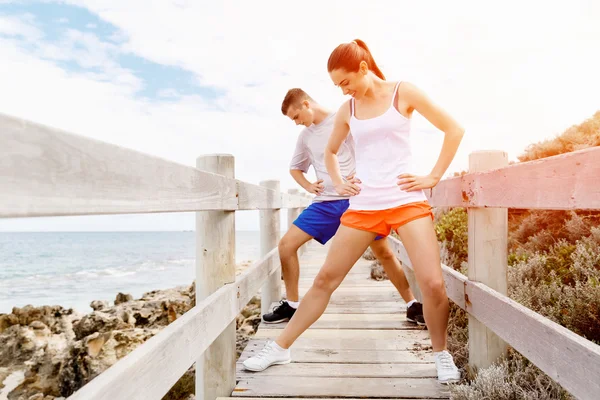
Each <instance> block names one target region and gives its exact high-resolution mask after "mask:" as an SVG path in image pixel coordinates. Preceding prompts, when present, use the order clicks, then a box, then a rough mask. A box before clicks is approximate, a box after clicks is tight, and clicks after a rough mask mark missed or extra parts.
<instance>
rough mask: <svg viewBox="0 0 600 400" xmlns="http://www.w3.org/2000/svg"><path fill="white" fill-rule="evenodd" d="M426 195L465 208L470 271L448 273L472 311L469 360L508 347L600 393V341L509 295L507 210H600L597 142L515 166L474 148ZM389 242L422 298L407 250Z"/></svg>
mask: <svg viewBox="0 0 600 400" xmlns="http://www.w3.org/2000/svg"><path fill="white" fill-rule="evenodd" d="M428 198H429V201H430V203H431V205H432V206H434V207H465V208H467V212H468V218H469V222H468V224H469V229H468V235H469V241H468V243H469V244H468V246H469V257H468V258H469V261H468V264H469V266H468V276H464V275H462V274H460V273H458V272H456V271H454V270H453V269H452V268H449V267H448V266H445V265H444V266H443V271H444V278H445V281H446V290H447V292H448V297H449V298H450V299H451V300H452V301H453V302H454V303H456V305H458V306H459V307H460V308H462V309H463V310H465V311H467V313H468V314H469V364H470V366H471V367H473V368H474V369H477V368H482V367H487V366H489V365H490V364H492V363H493V362H494V361H496V360H497V359H498V358H499V357H500V356H502V355H504V354H505V353H506V350H507V345H510V346H511V347H513V348H514V349H515V350H517V351H518V352H520V353H521V354H523V355H524V356H525V357H527V358H528V359H529V360H530V361H531V362H532V363H534V364H535V365H536V366H537V367H538V368H540V369H541V370H542V371H544V372H545V373H546V374H548V376H550V377H551V378H552V379H554V380H555V381H556V382H558V383H559V384H560V385H561V386H562V387H564V388H565V389H566V390H568V391H569V392H570V393H571V394H573V395H574V396H576V397H577V398H579V399H598V398H600V379H599V378H600V346H598V345H596V344H595V343H593V342H591V341H589V340H586V339H584V338H582V337H581V336H579V335H576V334H575V333H573V332H571V331H570V330H568V329H566V328H564V327H562V326H560V325H558V324H557V323H555V322H552V321H550V320H549V319H547V318H545V317H543V316H541V315H540V314H538V313H535V312H533V311H531V310H530V309H528V308H526V307H524V306H522V305H520V304H519V303H517V302H515V301H513V300H511V299H509V298H508V297H507V242H508V238H507V235H508V208H519V209H546V210H570V209H580V210H600V147H596V148H591V149H587V150H581V151H576V152H573V153H568V154H564V155H559V156H555V157H549V158H545V159H541V160H536V161H531V162H527V163H520V164H514V165H511V166H508V158H507V155H506V153H504V152H501V151H480V152H475V153H472V154H471V155H470V158H469V173H468V174H466V175H463V176H461V177H456V178H451V179H446V180H443V181H441V182H440V183H439V184H438V185H437V186H436V187H435V188H434V189H433V190H431V191H429V193H428ZM389 241H390V243H391V244H392V246H393V248H394V249H395V251H396V255H397V257H398V258H399V259H400V260H401V261H402V263H403V265H404V270H405V272H406V275H407V278H408V280H409V282H410V283H411V287H413V289H414V291H415V292H416V293H417V294H418V295H419V297H420V292H419V290H418V285H417V283H416V278H415V275H414V271H413V269H412V264H411V262H410V259H409V258H408V254H407V252H406V249H405V248H404V246H403V245H402V243H401V242H400V241H398V240H397V239H395V238H393V237H390V238H389Z"/></svg>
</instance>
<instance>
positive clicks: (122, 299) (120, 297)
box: [115, 292, 133, 306]
mask: <svg viewBox="0 0 600 400" xmlns="http://www.w3.org/2000/svg"><path fill="white" fill-rule="evenodd" d="M131 300H133V296H132V295H130V294H124V293H120V292H119V294H117V298H116V299H115V306H118V305H119V304H123V303H127V302H128V301H131Z"/></svg>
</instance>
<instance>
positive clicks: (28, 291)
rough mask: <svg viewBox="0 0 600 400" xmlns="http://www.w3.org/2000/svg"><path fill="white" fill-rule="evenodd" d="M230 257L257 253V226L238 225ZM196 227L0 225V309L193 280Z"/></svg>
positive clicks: (80, 303)
mask: <svg viewBox="0 0 600 400" xmlns="http://www.w3.org/2000/svg"><path fill="white" fill-rule="evenodd" d="M235 244H236V246H235V256H236V263H243V262H252V261H255V260H257V259H258V258H259V256H260V232H258V231H237V232H236V243H235ZM195 253H196V239H195V232H191V231H186V232H39V233H30V232H18V233H10V232H0V314H1V313H10V312H11V311H12V309H13V307H23V306H25V305H28V304H30V305H33V306H44V305H60V306H63V307H65V308H73V309H74V310H76V311H79V312H82V313H88V312H91V311H92V309H91V308H90V303H91V302H92V301H93V300H103V301H109V302H111V304H112V301H114V299H115V297H116V295H117V293H119V292H122V293H128V294H131V295H132V296H133V297H134V298H139V297H141V296H142V295H143V294H144V293H146V292H149V291H152V290H156V289H168V288H173V287H176V286H183V285H191V284H192V282H193V281H194V275H195Z"/></svg>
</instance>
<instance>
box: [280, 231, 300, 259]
mask: <svg viewBox="0 0 600 400" xmlns="http://www.w3.org/2000/svg"><path fill="white" fill-rule="evenodd" d="M277 247H278V249H279V256H280V257H282V258H288V257H292V256H293V255H294V254H296V252H297V251H298V249H299V248H300V245H299V244H298V243H296V242H295V241H294V240H293V239H290V238H288V237H286V236H284V237H283V238H281V240H280V241H279V245H278V246H277Z"/></svg>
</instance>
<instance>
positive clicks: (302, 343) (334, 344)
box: [244, 336, 431, 351]
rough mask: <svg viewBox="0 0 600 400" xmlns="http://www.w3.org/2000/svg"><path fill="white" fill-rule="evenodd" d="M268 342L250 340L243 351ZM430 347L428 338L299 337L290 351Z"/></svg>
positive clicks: (257, 347) (266, 340)
mask: <svg viewBox="0 0 600 400" xmlns="http://www.w3.org/2000/svg"><path fill="white" fill-rule="evenodd" d="M267 342H268V339H254V338H252V339H251V340H250V341H249V342H248V344H247V345H246V347H245V350H244V351H246V350H248V351H250V350H254V351H256V350H260V349H262V348H263V347H264V345H265V344H266V343H267ZM428 347H431V340H430V339H429V337H428V336H422V337H418V338H415V337H414V336H413V337H406V338H404V337H400V338H397V339H394V340H379V339H374V338H347V339H338V338H331V337H329V338H307V337H304V336H300V337H299V338H298V339H296V341H295V342H294V344H293V345H292V347H291V348H292V349H331V350H338V349H345V350H373V349H377V350H382V351H383V350H415V349H416V350H418V349H425V348H428Z"/></svg>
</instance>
